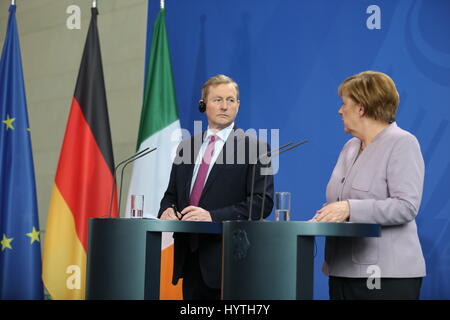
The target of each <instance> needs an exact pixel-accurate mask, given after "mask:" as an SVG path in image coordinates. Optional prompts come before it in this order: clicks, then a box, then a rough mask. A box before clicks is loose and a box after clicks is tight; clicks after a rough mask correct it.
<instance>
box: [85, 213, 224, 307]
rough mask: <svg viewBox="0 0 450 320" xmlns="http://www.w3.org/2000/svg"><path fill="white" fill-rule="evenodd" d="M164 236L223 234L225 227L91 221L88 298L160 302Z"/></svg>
mask: <svg viewBox="0 0 450 320" xmlns="http://www.w3.org/2000/svg"><path fill="white" fill-rule="evenodd" d="M162 232H184V233H210V234H221V233H222V224H221V223H216V222H192V221H162V220H150V219H131V218H129V219H125V218H124V219H100V218H92V219H90V220H89V239H88V254H87V268H86V271H87V277H86V298H87V299H99V300H100V299H105V300H116V299H120V300H127V299H131V300H142V299H152V300H153V299H155V300H157V299H159V279H160V268H161V265H160V260H161V235H162Z"/></svg>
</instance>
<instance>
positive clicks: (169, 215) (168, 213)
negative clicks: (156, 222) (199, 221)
mask: <svg viewBox="0 0 450 320" xmlns="http://www.w3.org/2000/svg"><path fill="white" fill-rule="evenodd" d="M160 219H161V220H178V217H177V216H176V215H175V211H174V210H173V208H171V207H169V208H167V209H166V210H164V212H163V213H162V215H161V217H160Z"/></svg>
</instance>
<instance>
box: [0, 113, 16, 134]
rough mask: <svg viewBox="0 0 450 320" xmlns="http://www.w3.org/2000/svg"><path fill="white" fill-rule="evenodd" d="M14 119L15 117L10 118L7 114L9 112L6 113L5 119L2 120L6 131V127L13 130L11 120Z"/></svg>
mask: <svg viewBox="0 0 450 320" xmlns="http://www.w3.org/2000/svg"><path fill="white" fill-rule="evenodd" d="M15 120H16V118H11V117H10V116H9V114H7V115H6V120H3V121H2V122H3V123H4V124H5V126H6V131H8V129H12V130H14V126H13V124H12V123H13V122H14V121H15Z"/></svg>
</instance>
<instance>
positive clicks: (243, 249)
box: [233, 229, 250, 261]
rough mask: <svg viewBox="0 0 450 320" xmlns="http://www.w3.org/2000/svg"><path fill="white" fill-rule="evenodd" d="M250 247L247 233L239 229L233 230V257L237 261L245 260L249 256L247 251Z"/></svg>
mask: <svg viewBox="0 0 450 320" xmlns="http://www.w3.org/2000/svg"><path fill="white" fill-rule="evenodd" d="M249 248H250V241H248V237H247V233H246V232H245V231H244V230H241V229H238V230H236V231H234V232H233V259H234V260H237V261H241V260H244V259H245V258H246V257H247V251H248V249H249Z"/></svg>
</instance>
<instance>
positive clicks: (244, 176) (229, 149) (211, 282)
mask: <svg viewBox="0 0 450 320" xmlns="http://www.w3.org/2000/svg"><path fill="white" fill-rule="evenodd" d="M202 139H203V135H197V136H195V137H192V138H190V139H186V140H183V141H182V142H181V143H180V145H179V147H178V150H177V154H176V157H175V160H174V164H173V165H172V172H171V174H170V180H169V185H168V187H167V191H166V192H165V194H164V197H163V199H162V200H161V207H160V210H159V215H158V216H159V217H160V216H161V214H162V213H163V212H164V210H166V209H167V208H168V207H170V206H171V205H172V204H176V205H177V208H178V209H179V210H180V211H181V210H183V209H184V208H185V207H187V206H189V196H190V186H191V181H192V175H193V171H194V166H195V159H196V157H197V154H198V152H199V149H200V147H201V144H202ZM268 148H269V147H268V145H267V144H266V143H264V142H261V141H259V140H257V138H256V137H255V136H251V135H248V134H245V133H244V131H242V130H241V129H237V128H236V127H235V128H234V130H233V131H232V132H231V134H230V136H229V137H228V139H227V141H226V142H225V144H224V146H223V149H222V152H221V153H220V154H219V156H218V158H217V160H216V162H215V164H214V166H213V168H212V169H211V171H210V174H209V176H208V178H207V180H206V182H205V186H204V188H203V192H202V195H201V198H200V201H199V204H198V206H199V207H201V208H203V209H205V210H208V211H209V212H210V213H211V218H212V220H213V221H214V222H222V221H226V220H245V219H248V216H249V208H250V194H251V180H252V171H253V170H252V168H253V163H255V162H256V159H257V156H258V154H264V153H266V152H267V150H268ZM230 162H232V163H231V164H230ZM262 162H263V163H265V164H261V162H257V163H256V170H255V183H254V196H253V208H252V212H253V213H252V218H253V219H256V218H259V217H260V212H261V206H262V197H263V195H265V196H266V199H265V205H264V207H265V208H264V217H267V216H268V215H269V214H270V213H271V211H272V208H273V189H274V187H273V176H272V175H267V181H266V188H265V190H263V183H264V175H261V169H263V170H267V169H269V168H267V167H268V165H267V161H262ZM221 239H222V236H221V235H199V247H198V250H199V261H200V268H201V271H202V276H203V279H204V281H205V283H206V284H207V285H208V286H209V287H211V288H220V284H221V254H222V252H221V249H222V244H221ZM174 246H175V247H174V250H175V251H174V271H173V279H172V282H173V283H174V284H176V283H177V282H178V279H179V278H182V277H183V266H184V262H185V259H186V256H187V255H188V254H191V251H190V235H188V234H181V233H180V234H175V235H174Z"/></svg>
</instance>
